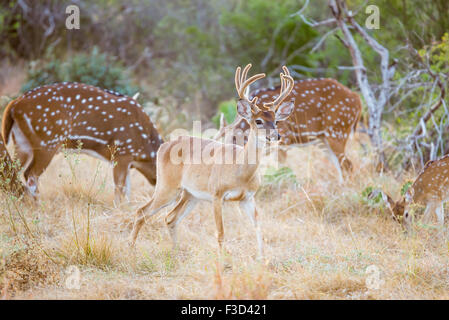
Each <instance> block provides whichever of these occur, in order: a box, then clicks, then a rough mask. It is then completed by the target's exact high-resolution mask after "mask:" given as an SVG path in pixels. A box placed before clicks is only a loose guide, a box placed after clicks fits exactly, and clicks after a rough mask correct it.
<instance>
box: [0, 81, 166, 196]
mask: <svg viewBox="0 0 449 320" xmlns="http://www.w3.org/2000/svg"><path fill="white" fill-rule="evenodd" d="M2 134H3V139H4V142H5V145H6V144H7V143H8V141H9V139H10V137H11V136H12V140H13V142H14V144H15V147H16V152H17V156H18V158H19V160H20V163H21V165H22V166H23V168H24V178H25V181H26V187H27V189H28V191H29V192H30V193H31V195H33V197H36V196H37V194H38V180H39V176H40V175H41V174H42V173H43V172H44V170H45V169H46V168H47V166H48V165H49V164H50V161H51V160H52V158H53V157H54V155H55V154H56V153H58V152H59V151H60V150H61V148H63V147H65V148H67V149H76V148H77V147H78V146H79V144H80V142H81V144H82V149H81V152H83V153H87V154H89V155H92V156H95V157H97V158H100V159H102V160H106V161H114V162H115V166H114V174H113V175H114V183H115V200H116V201H119V200H120V198H121V196H122V195H123V193H124V192H126V193H127V195H128V194H129V179H128V177H129V170H130V168H136V169H137V170H138V171H140V172H141V173H142V174H143V175H144V176H145V177H146V178H147V179H148V181H149V182H150V183H152V184H155V183H156V168H155V165H156V152H157V150H158V148H159V146H160V145H161V144H162V143H163V141H162V138H161V136H160V135H159V134H158V132H157V130H156V128H155V127H154V126H153V124H152V122H151V120H150V118H149V117H148V115H147V114H146V113H145V112H144V111H143V109H142V107H141V106H140V105H139V103H138V102H136V101H135V100H134V99H131V98H129V97H127V96H124V95H121V94H119V93H117V92H113V91H109V90H103V89H100V88H97V87H94V86H91V85H86V84H81V83H69V82H64V83H57V84H52V85H46V86H42V87H39V88H36V89H33V90H31V91H28V92H27V93H25V94H24V95H22V96H21V97H19V98H17V99H15V100H13V101H11V102H10V103H9V104H8V106H7V107H6V109H5V112H4V114H3V122H2Z"/></svg>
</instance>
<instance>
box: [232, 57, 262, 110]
mask: <svg viewBox="0 0 449 320" xmlns="http://www.w3.org/2000/svg"><path fill="white" fill-rule="evenodd" d="M250 68H251V63H249V64H247V65H246V67H245V68H244V69H243V72H241V68H240V67H238V68H237V70H235V88H236V89H237V93H238V94H239V97H240V99H246V100H248V101H249V99H248V97H247V96H246V95H245V90H246V88H247V87H248V86H249V85H250V84H251V83H253V82H255V81H257V80H259V79H262V78H263V77H265V73H259V74H256V75H254V76H252V77H251V78H249V79H246V76H247V75H248V71H249V69H250ZM252 101H254V99H253V100H252ZM255 101H256V102H257V100H255ZM250 102H251V101H250Z"/></svg>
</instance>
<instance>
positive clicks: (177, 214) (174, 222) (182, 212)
mask: <svg viewBox="0 0 449 320" xmlns="http://www.w3.org/2000/svg"><path fill="white" fill-rule="evenodd" d="M196 203H197V200H196V199H195V198H194V197H192V196H191V195H190V194H189V193H188V192H187V191H185V190H183V191H182V193H181V197H180V199H179V200H178V203H176V205H175V207H174V208H173V209H172V210H171V211H170V212H169V213H167V215H166V216H165V223H166V224H167V227H168V230H169V232H170V236H171V239H172V242H173V248H176V247H177V235H176V229H177V226H178V225H179V223H180V222H181V221H182V219H184V218H185V217H187V216H188V215H189V213H190V212H191V211H192V209H193V208H194V207H195V205H196Z"/></svg>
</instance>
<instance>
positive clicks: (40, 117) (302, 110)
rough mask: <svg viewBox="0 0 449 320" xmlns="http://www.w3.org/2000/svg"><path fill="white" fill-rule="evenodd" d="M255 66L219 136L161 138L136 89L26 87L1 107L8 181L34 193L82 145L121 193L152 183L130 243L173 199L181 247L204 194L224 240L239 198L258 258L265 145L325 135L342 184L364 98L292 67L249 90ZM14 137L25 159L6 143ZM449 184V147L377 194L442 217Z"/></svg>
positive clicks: (0, 149) (0, 144)
mask: <svg viewBox="0 0 449 320" xmlns="http://www.w3.org/2000/svg"><path fill="white" fill-rule="evenodd" d="M250 68H251V65H250V64H248V65H247V66H246V67H245V68H244V69H243V70H242V69H241V68H240V67H238V68H237V70H236V72H235V87H236V90H237V94H238V98H239V100H238V102H237V117H236V119H235V121H234V122H233V123H232V124H229V125H225V124H224V123H222V127H221V128H220V130H219V132H218V134H217V135H216V136H215V137H214V138H213V139H205V138H197V137H192V136H181V137H178V138H177V139H175V140H172V141H168V142H164V140H163V138H162V137H161V135H160V134H159V133H158V131H157V129H156V127H155V126H154V125H153V123H152V122H151V120H150V118H149V116H148V115H147V114H146V113H145V111H144V110H143V108H142V106H141V105H140V104H139V103H138V102H137V101H136V100H135V99H134V98H130V97H127V96H124V95H122V94H119V93H117V92H113V91H110V90H104V89H100V88H97V87H94V86H91V85H87V84H81V83H71V82H64V83H57V84H52V85H45V86H42V87H38V88H36V89H33V90H31V91H28V92H26V93H25V94H23V95H22V96H20V97H18V98H17V99H15V100H13V101H11V102H10V103H9V104H8V105H7V107H6V109H5V111H4V113H3V119H2V132H1V133H2V139H0V157H1V159H2V161H1V167H0V168H1V172H0V178H1V180H2V187H3V189H5V191H7V192H10V193H11V194H14V195H15V196H21V195H22V194H25V195H30V196H31V197H32V198H33V199H35V200H37V199H38V196H39V193H38V185H39V177H40V176H41V174H42V173H43V172H44V171H45V169H46V168H47V167H48V165H49V164H50V162H51V160H52V158H53V157H54V156H55V155H56V154H57V153H59V152H61V150H63V149H66V150H79V151H80V152H83V153H86V154H88V155H91V156H94V157H97V158H99V159H102V160H104V161H108V162H112V163H113V164H114V166H113V178H114V184H115V201H116V202H119V201H121V200H122V198H123V196H124V195H126V196H129V192H130V182H129V176H130V174H129V172H130V169H132V168H135V169H137V170H138V171H139V172H140V173H141V174H142V175H143V176H144V177H145V178H146V179H147V180H148V181H149V182H150V183H151V184H152V185H154V186H155V189H154V193H153V196H152V198H151V200H150V201H149V202H148V203H147V204H146V205H145V206H143V207H142V208H140V209H138V210H137V213H136V217H135V221H134V226H133V229H132V232H131V237H130V244H131V245H134V244H135V241H136V238H137V235H138V233H139V230H140V229H141V227H142V225H143V224H144V221H145V219H146V218H147V217H149V216H152V215H154V214H156V213H157V212H159V211H160V210H161V209H163V208H166V207H170V209H169V210H168V211H167V214H166V215H165V222H166V224H167V227H168V229H169V231H170V235H171V237H172V240H173V243H174V245H175V246H176V227H177V226H178V225H179V223H180V222H181V220H182V219H183V218H185V217H186V216H187V215H188V214H189V213H190V212H191V210H192V209H193V208H194V207H195V205H196V203H197V202H198V201H200V200H205V201H209V202H212V204H213V212H214V218H215V223H216V227H217V233H218V236H217V238H218V244H219V247H220V248H221V247H222V244H223V240H224V231H223V218H222V204H223V202H225V201H237V202H239V207H240V209H241V210H242V211H243V212H244V213H245V214H246V215H247V216H248V217H249V219H250V221H251V223H252V225H253V227H254V228H255V232H256V238H257V244H258V256H259V257H260V256H262V251H263V241H262V235H261V233H260V228H259V224H258V211H257V206H256V202H255V198H254V195H255V193H256V191H257V190H258V187H259V184H260V181H259V175H258V167H259V164H260V160H261V158H262V156H263V154H264V151H265V150H266V149H267V148H272V147H276V148H278V151H279V152H280V155H281V157H280V160H281V161H282V160H283V159H285V158H286V152H287V150H288V148H290V147H293V146H303V145H308V144H313V143H320V144H321V145H322V146H324V147H325V150H326V151H327V153H328V155H329V158H330V160H331V161H332V163H333V164H334V165H335V167H336V170H337V174H338V178H339V181H340V183H343V181H344V180H343V171H344V173H345V174H348V173H350V172H351V171H352V167H353V166H352V163H351V161H350V160H349V159H348V158H347V157H346V155H345V146H346V144H347V141H348V139H349V137H350V136H351V133H353V132H354V131H355V129H356V127H357V124H358V122H359V120H360V117H361V112H362V103H361V100H360V98H359V96H358V95H357V94H356V93H354V92H352V91H351V90H350V89H348V88H347V87H345V86H343V85H342V84H340V83H339V82H337V81H336V80H334V79H309V80H302V81H294V79H293V78H292V76H291V75H290V73H289V70H288V69H287V68H286V67H285V66H284V67H283V68H282V73H281V74H280V86H279V87H276V88H266V89H260V90H256V91H253V92H250V89H249V88H250V85H251V84H253V83H254V82H256V81H257V80H259V79H261V78H263V77H264V76H265V74H256V75H254V76H252V77H249V78H248V77H247V76H248V72H249V70H250ZM223 136H224V137H225V139H224V140H220V139H221V138H222V137H223ZM10 140H11V141H12V142H13V144H14V154H15V158H16V159H17V160H18V161H17V162H18V164H19V166H20V167H18V168H16V166H15V165H14V164H15V163H16V162H15V161H13V160H12V159H11V158H10V156H9V154H8V152H7V150H6V145H7V144H8V142H9V141H10ZM204 155H207V161H206V160H205V159H204V158H203V156H204ZM228 155H230V156H228ZM223 160H226V161H223ZM19 173H21V175H23V181H24V184H22V182H21V181H20V180H21V179H20V178H19ZM448 184H449V156H445V157H443V158H441V159H439V160H436V161H431V162H429V163H427V164H426V166H425V167H424V168H423V170H422V171H421V173H420V174H419V175H418V177H417V179H416V180H415V182H414V183H413V185H412V186H411V187H410V188H409V189H408V191H407V192H406V194H405V197H404V198H403V199H402V200H399V201H398V202H394V201H393V200H392V198H391V197H390V196H389V195H387V194H385V193H383V192H382V191H378V192H377V193H381V194H382V198H383V199H384V202H385V203H386V205H387V207H388V208H389V210H390V212H391V214H392V215H393V217H394V218H395V219H397V220H402V221H403V223H404V225H405V227H406V229H407V230H409V229H410V227H411V225H412V217H413V215H412V214H411V212H410V205H411V204H413V203H419V204H422V205H426V210H425V219H427V218H428V217H429V215H430V213H431V212H435V213H436V215H437V216H438V221H439V223H440V224H441V225H443V223H444V210H443V203H444V202H445V201H447V200H449V188H447V186H448Z"/></svg>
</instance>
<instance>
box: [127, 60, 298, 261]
mask: <svg viewBox="0 0 449 320" xmlns="http://www.w3.org/2000/svg"><path fill="white" fill-rule="evenodd" d="M250 67H251V64H248V65H247V66H246V67H245V69H244V70H243V72H242V74H241V73H240V72H241V69H240V67H238V68H237V70H236V73H235V86H236V89H237V92H238V95H239V98H240V99H239V101H238V103H237V112H238V114H239V115H240V116H241V117H242V118H243V119H245V121H247V122H248V124H249V127H250V132H249V136H248V142H247V143H246V145H245V146H244V147H242V146H238V145H235V144H224V143H221V142H218V141H216V140H212V139H201V138H196V137H179V138H178V139H177V140H174V141H170V142H166V143H164V144H163V145H162V146H161V148H160V149H159V151H158V153H157V184H156V189H155V192H154V195H153V198H152V199H151V200H150V202H148V203H147V204H146V205H145V206H144V207H142V208H141V209H139V210H138V211H137V214H136V219H135V222H134V227H133V231H132V234H131V245H134V244H135V241H136V238H137V234H138V232H139V230H140V228H141V227H142V225H143V223H144V219H145V215H146V213H148V216H151V215H153V214H155V213H157V212H158V211H159V210H161V209H162V208H164V207H166V206H168V205H170V203H172V202H174V201H175V200H176V198H177V195H178V194H179V193H180V197H179V199H178V201H177V203H176V205H175V206H174V207H173V209H171V210H170V211H169V212H168V214H167V215H166V218H165V221H166V223H167V226H168V229H169V231H170V235H171V237H172V240H173V243H174V246H175V247H176V226H177V225H178V224H179V223H180V221H181V220H182V219H183V218H184V217H185V216H187V215H188V214H189V212H190V211H191V210H192V209H193V207H194V206H195V204H196V202H197V201H198V200H206V201H211V202H213V207H214V215H215V223H216V227H217V230H218V244H219V247H220V248H222V244H223V236H224V232H223V218H222V202H223V201H239V204H240V208H241V209H242V210H243V211H244V212H245V213H246V214H247V215H248V217H249V218H250V220H251V222H252V224H253V226H254V227H255V229H256V236H257V242H258V256H259V257H261V256H262V236H261V234H260V230H259V226H258V222H257V209H256V206H255V200H254V194H255V192H256V191H257V189H258V187H259V183H260V181H259V176H258V174H257V169H258V166H259V161H260V156H261V152H262V148H263V147H264V143H265V141H266V140H270V139H273V138H275V139H277V138H278V134H277V130H276V126H277V125H276V123H277V121H283V120H285V119H286V118H287V117H288V116H289V115H290V113H291V112H292V109H293V106H294V104H293V103H292V102H287V103H283V101H284V100H285V98H286V97H287V96H288V94H289V93H290V91H291V90H292V89H293V82H294V81H293V78H291V77H290V76H289V75H284V74H282V73H281V79H283V80H285V82H286V83H288V86H287V87H286V88H284V90H283V91H282V92H281V94H280V96H279V97H278V98H277V99H276V100H275V101H274V102H273V103H271V109H268V108H265V109H260V108H259V106H258V105H257V98H253V99H252V100H249V99H248V97H247V95H246V94H245V90H246V88H247V87H248V86H249V85H250V84H251V83H253V82H255V81H256V80H258V79H261V78H263V77H264V76H265V74H257V75H254V76H252V77H250V78H249V79H246V76H247V73H248V70H249V68H250ZM259 129H265V130H267V129H268V130H270V134H269V135H268V136H267V135H266V133H265V136H263V137H262V140H263V141H261V140H259V139H258V133H260V130H259ZM195 145H196V146H197V147H196V150H195ZM204 154H207V155H210V157H211V159H210V160H211V161H209V162H208V163H206V161H204V160H203V159H202V160H201V161H200V162H198V161H197V163H196V164H195V157H201V155H204ZM225 154H231V155H232V157H231V161H230V162H224V161H223V159H222V158H223V155H225ZM173 155H176V156H177V157H178V158H179V161H177V162H178V163H174V161H173Z"/></svg>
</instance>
